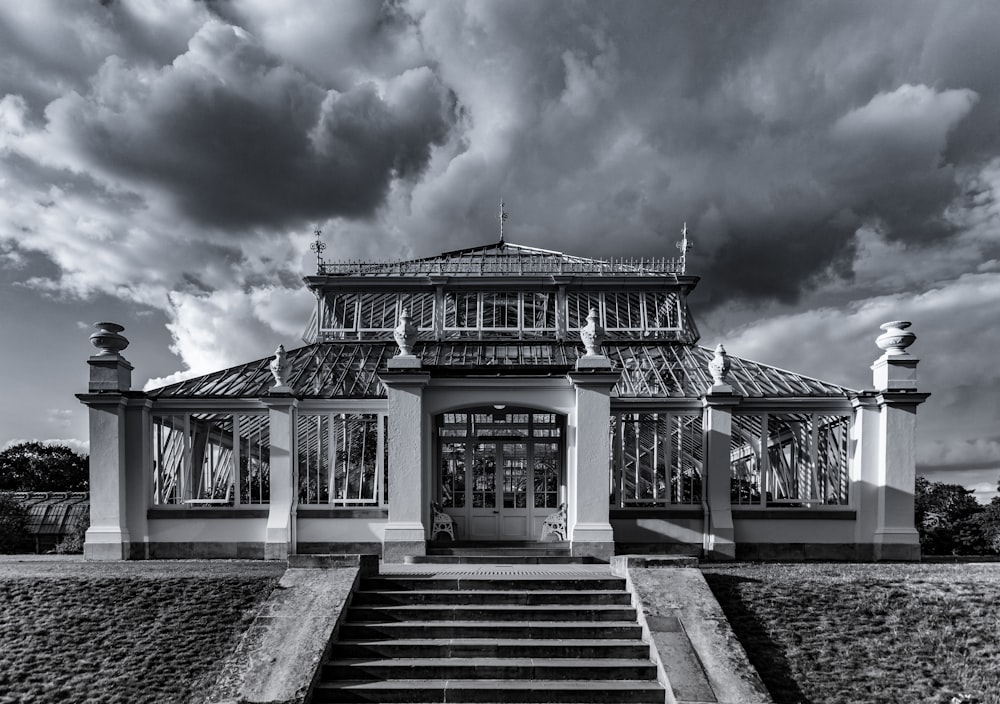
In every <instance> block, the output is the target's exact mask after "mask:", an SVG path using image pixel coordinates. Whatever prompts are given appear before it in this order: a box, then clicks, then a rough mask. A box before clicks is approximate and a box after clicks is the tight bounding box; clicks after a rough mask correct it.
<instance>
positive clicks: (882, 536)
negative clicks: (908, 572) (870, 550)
mask: <svg viewBox="0 0 1000 704" xmlns="http://www.w3.org/2000/svg"><path fill="white" fill-rule="evenodd" d="M874 557H875V560H876V561H880V560H907V561H912V560H919V559H920V534H919V533H917V531H916V529H915V528H882V529H879V530H876V531H875V555H874Z"/></svg>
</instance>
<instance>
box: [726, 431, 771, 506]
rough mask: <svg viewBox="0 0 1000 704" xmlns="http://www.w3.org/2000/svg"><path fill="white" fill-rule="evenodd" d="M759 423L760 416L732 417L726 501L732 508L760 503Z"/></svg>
mask: <svg viewBox="0 0 1000 704" xmlns="http://www.w3.org/2000/svg"><path fill="white" fill-rule="evenodd" d="M763 422H764V416H761V415H748V414H740V413H734V414H733V426H732V428H733V430H732V441H731V444H730V450H729V467H730V499H731V500H732V503H734V504H740V505H752V504H759V503H761V489H762V487H761V465H760V435H761V425H762V423H763ZM768 498H770V497H768Z"/></svg>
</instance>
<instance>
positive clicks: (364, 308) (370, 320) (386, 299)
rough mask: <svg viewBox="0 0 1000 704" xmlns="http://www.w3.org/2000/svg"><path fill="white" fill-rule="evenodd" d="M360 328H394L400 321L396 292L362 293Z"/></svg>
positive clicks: (360, 295) (370, 329)
mask: <svg viewBox="0 0 1000 704" xmlns="http://www.w3.org/2000/svg"><path fill="white" fill-rule="evenodd" d="M359 298H360V301H361V305H360V311H359V315H358V330H369V331H381V330H392V329H393V328H395V327H396V324H397V323H398V322H399V311H398V310H397V306H396V294H395V293H362V294H359Z"/></svg>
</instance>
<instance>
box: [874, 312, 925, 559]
mask: <svg viewBox="0 0 1000 704" xmlns="http://www.w3.org/2000/svg"><path fill="white" fill-rule="evenodd" d="M909 327H910V323H909V322H907V321H893V322H889V323H885V324H884V325H882V329H883V330H885V332H884V333H883V334H882V335H879V337H878V338H877V339H876V340H875V343H876V344H877V345H878V346H879V347H880V348H881V349H882V350H884V354H883V355H882V356H881V357H879V358H878V359H877V360H875V363H874V364H873V365H872V372H873V380H874V384H875V391H876V392H877V394H876V396H875V401H876V403H877V404H878V409H879V418H878V448H877V452H876V454H877V456H876V464H875V472H874V474H875V478H876V482H877V496H878V498H877V504H876V518H875V535H874V558H875V559H876V560H919V559H920V540H919V537H918V534H917V529H916V527H915V525H914V515H913V498H914V484H915V481H916V465H917V435H916V431H917V406H918V405H920V404H921V403H923V402H924V401H925V400H926V399H927V397H928V396H930V394H927V393H920V392H918V391H917V362H918V361H919V360H917V358H916V357H913V356H912V355H910V354H909V353H908V352H907V351H906V348H907V347H909V346H910V345H912V344H913V342H914V341H915V340H916V335H914V334H913V333H912V332H910V331H909V330H908V328H909Z"/></svg>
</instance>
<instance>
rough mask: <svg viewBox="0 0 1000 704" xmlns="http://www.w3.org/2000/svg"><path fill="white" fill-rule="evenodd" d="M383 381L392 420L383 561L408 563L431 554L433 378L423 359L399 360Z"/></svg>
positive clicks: (405, 357)
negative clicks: (429, 394)
mask: <svg viewBox="0 0 1000 704" xmlns="http://www.w3.org/2000/svg"><path fill="white" fill-rule="evenodd" d="M388 367H389V371H388V373H386V374H383V375H381V376H380V377H379V378H380V379H381V381H382V383H383V384H384V385H385V387H386V391H387V395H388V404H387V405H388V414H389V437H388V442H389V522H388V523H387V524H386V526H385V534H384V536H383V538H382V559H383V560H384V561H385V562H403V560H404V558H405V557H406V556H408V555H414V556H415V555H424V554H426V553H427V531H426V529H425V527H424V516H425V515H428V514H429V511H430V509H429V507H428V502H429V501H430V498H429V494H428V487H427V486H425V482H424V481H423V478H424V471H423V470H424V467H423V447H424V410H423V393H424V387H425V386H427V384H428V382H429V381H430V374H429V373H427V372H422V371H420V369H421V365H420V359H419V357H416V356H413V355H398V356H396V357H394V358H392V359H391V360H389V363H388Z"/></svg>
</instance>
